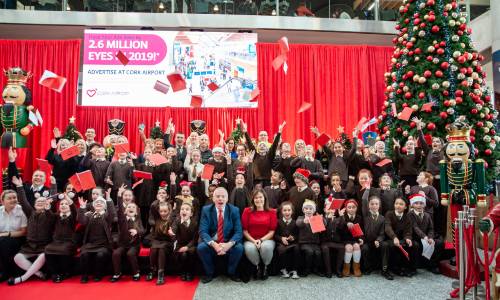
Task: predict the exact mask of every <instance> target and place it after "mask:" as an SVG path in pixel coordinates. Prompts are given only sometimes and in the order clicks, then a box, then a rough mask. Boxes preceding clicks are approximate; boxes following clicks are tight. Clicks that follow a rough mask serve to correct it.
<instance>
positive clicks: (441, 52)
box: [436, 48, 444, 55]
mask: <svg viewBox="0 0 500 300" xmlns="http://www.w3.org/2000/svg"><path fill="white" fill-rule="evenodd" d="M436 53H437V54H439V55H443V54H444V49H443V48H439V49H437V51H436Z"/></svg>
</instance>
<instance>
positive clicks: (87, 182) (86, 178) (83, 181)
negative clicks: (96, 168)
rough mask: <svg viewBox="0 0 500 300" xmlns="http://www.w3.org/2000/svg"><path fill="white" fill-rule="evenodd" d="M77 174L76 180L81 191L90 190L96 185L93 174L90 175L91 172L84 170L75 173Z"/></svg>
mask: <svg viewBox="0 0 500 300" xmlns="http://www.w3.org/2000/svg"><path fill="white" fill-rule="evenodd" d="M76 175H77V176H78V180H79V181H80V186H81V188H82V190H83V191H86V190H90V189H93V188H95V187H96V184H95V181H94V176H92V172H90V170H89V171H85V172H81V173H77V174H76Z"/></svg>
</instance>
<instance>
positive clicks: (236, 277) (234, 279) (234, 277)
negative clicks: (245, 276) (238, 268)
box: [229, 275, 241, 282]
mask: <svg viewBox="0 0 500 300" xmlns="http://www.w3.org/2000/svg"><path fill="white" fill-rule="evenodd" d="M229 279H231V280H232V281H234V282H241V279H240V277H239V276H238V275H229Z"/></svg>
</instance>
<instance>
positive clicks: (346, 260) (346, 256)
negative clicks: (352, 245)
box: [344, 252, 352, 264]
mask: <svg viewBox="0 0 500 300" xmlns="http://www.w3.org/2000/svg"><path fill="white" fill-rule="evenodd" d="M351 258H352V252H346V253H345V254H344V263H346V264H349V263H351Z"/></svg>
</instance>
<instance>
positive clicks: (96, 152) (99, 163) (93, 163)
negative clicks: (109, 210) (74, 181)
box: [80, 145, 110, 187]
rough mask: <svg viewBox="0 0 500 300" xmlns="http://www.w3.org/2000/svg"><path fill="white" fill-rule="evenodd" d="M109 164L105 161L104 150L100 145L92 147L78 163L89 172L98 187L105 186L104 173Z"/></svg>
mask: <svg viewBox="0 0 500 300" xmlns="http://www.w3.org/2000/svg"><path fill="white" fill-rule="evenodd" d="M109 164H110V162H109V161H108V160H107V159H106V150H105V148H104V147H102V146H101V145H98V147H93V148H92V149H91V150H90V151H89V153H87V155H85V157H84V158H83V159H82V161H81V162H80V166H81V167H82V168H83V169H85V170H90V171H91V172H92V176H93V177H94V181H95V184H96V185H97V186H100V187H104V186H105V182H104V180H105V179H106V172H107V171H108V167H109Z"/></svg>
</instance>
